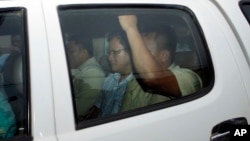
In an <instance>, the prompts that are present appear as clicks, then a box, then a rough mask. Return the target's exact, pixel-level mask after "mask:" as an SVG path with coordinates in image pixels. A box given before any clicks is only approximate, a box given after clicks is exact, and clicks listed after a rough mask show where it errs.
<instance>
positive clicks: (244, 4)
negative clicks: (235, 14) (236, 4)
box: [240, 0, 250, 24]
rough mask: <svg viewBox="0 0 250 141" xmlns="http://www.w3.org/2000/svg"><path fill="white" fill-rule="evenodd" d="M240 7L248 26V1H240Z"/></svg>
mask: <svg viewBox="0 0 250 141" xmlns="http://www.w3.org/2000/svg"><path fill="white" fill-rule="evenodd" d="M240 7H241V10H242V12H243V14H244V15H245V17H246V19H247V21H248V23H249V24H250V1H249V0H245V1H240Z"/></svg>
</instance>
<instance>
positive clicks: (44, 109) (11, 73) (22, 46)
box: [0, 0, 55, 141]
mask: <svg viewBox="0 0 250 141" xmlns="http://www.w3.org/2000/svg"><path fill="white" fill-rule="evenodd" d="M0 12H1V24H0V25H1V27H0V34H1V35H0V36H1V39H0V40H1V45H0V46H1V56H2V55H3V56H2V57H6V56H7V59H6V58H2V59H5V63H2V64H3V66H2V70H1V78H2V79H1V98H3V97H2V96H5V98H7V99H5V101H2V100H3V99H1V104H8V106H6V109H2V107H1V115H2V114H4V112H3V111H5V112H6V113H8V114H5V115H4V116H1V118H3V119H1V121H3V122H6V123H8V122H7V121H8V120H9V119H12V115H14V122H10V123H14V124H13V125H12V127H13V129H14V130H13V134H11V135H8V136H4V137H3V138H1V140H4V141H5V140H13V141H15V140H27V141H30V140H33V139H34V140H39V139H44V138H46V139H47V138H49V140H55V128H54V127H55V126H54V114H53V111H54V108H53V101H52V91H51V90H52V86H51V81H50V80H51V78H50V64H49V57H48V49H47V40H46V34H45V25H44V21H43V14H42V6H41V5H40V1H29V0H28V1H23V0H20V1H15V0H14V1H1V2H0ZM2 61H4V60H2ZM45 103H46V104H45ZM8 111H9V112H8ZM0 127H1V134H2V131H4V132H5V130H2V127H5V126H2V124H1V126H0ZM4 129H5V128H4ZM10 129H12V128H10ZM11 131H12V130H11Z"/></svg>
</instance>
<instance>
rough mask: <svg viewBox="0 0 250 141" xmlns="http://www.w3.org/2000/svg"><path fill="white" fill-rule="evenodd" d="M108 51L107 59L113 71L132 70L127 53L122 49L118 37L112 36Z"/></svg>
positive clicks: (126, 72)
mask: <svg viewBox="0 0 250 141" xmlns="http://www.w3.org/2000/svg"><path fill="white" fill-rule="evenodd" d="M109 52H110V54H109V61H110V63H111V67H112V70H113V71H114V72H118V73H121V74H128V73H130V72H131V71H132V70H131V63H130V57H129V54H128V53H127V52H126V51H125V50H124V47H123V46H122V45H121V43H120V41H119V39H118V38H116V37H114V38H112V39H111V40H110V42H109Z"/></svg>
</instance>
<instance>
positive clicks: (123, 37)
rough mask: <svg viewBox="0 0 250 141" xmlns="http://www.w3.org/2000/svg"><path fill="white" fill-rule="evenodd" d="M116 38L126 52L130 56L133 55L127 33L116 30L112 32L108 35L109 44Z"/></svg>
mask: <svg viewBox="0 0 250 141" xmlns="http://www.w3.org/2000/svg"><path fill="white" fill-rule="evenodd" d="M115 37H116V38H118V40H119V41H120V43H121V44H122V46H123V47H124V50H125V51H126V52H128V53H129V54H131V49H130V46H129V42H128V38H127V36H126V34H125V32H124V31H122V30H115V31H112V32H110V33H109V34H108V37H107V40H108V42H110V40H111V39H113V38H115Z"/></svg>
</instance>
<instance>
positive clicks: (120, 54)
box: [96, 31, 169, 117]
mask: <svg viewBox="0 0 250 141" xmlns="http://www.w3.org/2000/svg"><path fill="white" fill-rule="evenodd" d="M108 41H109V61H110V64H111V68H112V71H113V73H111V74H109V75H108V76H107V78H106V79H105V81H104V85H103V91H102V95H101V97H100V99H99V101H98V102H97V104H96V106H97V107H98V108H99V109H100V110H101V116H102V117H107V116H110V115H113V114H116V113H119V112H120V111H125V110H132V109H134V108H139V107H143V106H147V105H151V104H155V103H159V102H163V101H166V100H169V98H168V97H165V96H161V95H157V94H151V93H148V92H145V91H144V90H143V89H142V88H141V86H140V85H139V84H138V82H137V80H136V78H135V76H134V75H133V64H132V58H131V53H130V47H129V44H128V41H127V39H126V35H125V33H124V32H123V31H118V32H113V33H111V34H110V35H109V38H108ZM125 95H133V97H132V98H131V99H127V100H126V102H128V101H129V103H131V104H130V105H133V106H130V107H128V104H126V105H124V104H123V103H124V100H123V99H124V96H125ZM123 105H124V106H123Z"/></svg>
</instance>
